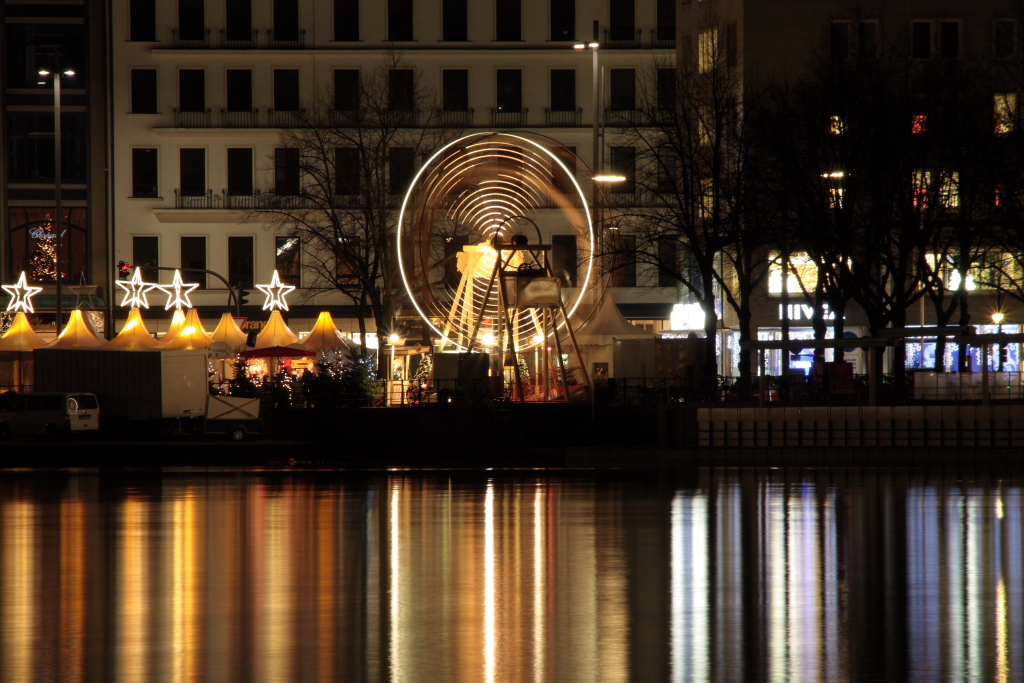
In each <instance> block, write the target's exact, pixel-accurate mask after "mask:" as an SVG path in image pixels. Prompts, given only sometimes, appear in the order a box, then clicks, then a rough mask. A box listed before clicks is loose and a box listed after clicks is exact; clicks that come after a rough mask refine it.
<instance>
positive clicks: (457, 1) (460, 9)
mask: <svg viewBox="0 0 1024 683" xmlns="http://www.w3.org/2000/svg"><path fill="white" fill-rule="evenodd" d="M468 21H469V11H468V10H467V8H466V0H444V3H443V5H442V7H441V40H444V41H447V42H464V41H466V40H468V39H469V33H468V31H467V28H466V27H467V24H468Z"/></svg>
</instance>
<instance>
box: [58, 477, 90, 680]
mask: <svg viewBox="0 0 1024 683" xmlns="http://www.w3.org/2000/svg"><path fill="white" fill-rule="evenodd" d="M85 524H86V504H85V501H84V500H82V498H81V495H80V494H78V493H77V492H75V493H72V494H70V495H69V496H68V497H67V498H66V499H64V500H63V501H62V502H61V505H60V566H61V573H60V659H59V665H60V675H61V679H62V680H65V681H81V680H85V648H86V640H85V596H86V584H85V576H86V572H85V569H86V557H85V545H86V539H85Z"/></svg>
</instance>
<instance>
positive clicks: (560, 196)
mask: <svg viewBox="0 0 1024 683" xmlns="http://www.w3.org/2000/svg"><path fill="white" fill-rule="evenodd" d="M541 206H542V208H545V209H561V208H563V207H567V206H572V207H575V208H577V209H579V208H582V207H583V198H582V197H580V195H579V194H578V193H576V192H573V193H572V194H570V193H567V192H566V193H562V192H558V191H554V192H549V193H547V194H545V195H543V197H542V205H541Z"/></svg>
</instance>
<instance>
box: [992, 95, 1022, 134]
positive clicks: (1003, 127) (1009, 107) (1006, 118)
mask: <svg viewBox="0 0 1024 683" xmlns="http://www.w3.org/2000/svg"><path fill="white" fill-rule="evenodd" d="M993 104H994V107H995V119H996V135H1005V134H1006V133H1009V132H1011V131H1012V130H1013V129H1014V128H1015V127H1016V126H1015V124H1016V122H1017V93H1015V92H1007V93H997V94H996V95H995V96H994V97H993Z"/></svg>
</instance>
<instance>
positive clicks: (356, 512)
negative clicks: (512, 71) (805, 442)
mask: <svg viewBox="0 0 1024 683" xmlns="http://www.w3.org/2000/svg"><path fill="white" fill-rule="evenodd" d="M1021 526H1022V482H1021V481H1020V480H1019V479H1002V480H1000V479H996V478H991V477H987V476H984V475H971V476H970V477H964V478H958V476H957V475H956V474H954V473H950V472H948V471H947V472H945V473H944V472H941V471H921V472H904V471H897V470H894V471H886V470H882V471H877V470H844V469H835V470H802V471H796V470H790V471H783V470H753V469H749V470H701V471H699V472H696V471H695V472H692V473H688V474H686V475H661V476H659V475H594V476H592V477H588V476H582V475H578V474H566V475H563V474H549V473H499V472H486V473H458V474H455V475H452V476H451V477H449V476H448V475H441V474H436V473H428V474H415V473H392V474H390V475H385V474H352V473H347V474H346V473H331V472H306V473H303V472H295V473H260V472H245V471H239V472H223V473H205V472H184V473H183V472H174V473H166V474H163V475H159V474H156V475H153V474H135V475H114V474H105V475H99V474H83V473H50V474H42V473H3V474H0V571H2V573H0V680H2V681H4V682H5V683H8V682H15V681H33V682H34V681H124V682H126V683H127V682H134V681H138V682H149V681H174V682H191V681H336V680H345V681H360V680H365V681H467V682H468V681H474V682H475V681H487V682H492V683H505V682H509V681H517V682H518V681H536V682H556V681H703V680H711V681H746V680H768V681H802V680H808V681H843V680H858V681H859V680H911V681H940V680H950V681H959V680H986V681H987V680H993V681H1024V578H1022V572H1024V553H1022V542H1021V532H1022V528H1021Z"/></svg>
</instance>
